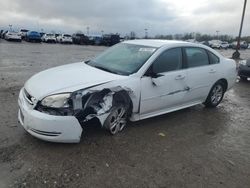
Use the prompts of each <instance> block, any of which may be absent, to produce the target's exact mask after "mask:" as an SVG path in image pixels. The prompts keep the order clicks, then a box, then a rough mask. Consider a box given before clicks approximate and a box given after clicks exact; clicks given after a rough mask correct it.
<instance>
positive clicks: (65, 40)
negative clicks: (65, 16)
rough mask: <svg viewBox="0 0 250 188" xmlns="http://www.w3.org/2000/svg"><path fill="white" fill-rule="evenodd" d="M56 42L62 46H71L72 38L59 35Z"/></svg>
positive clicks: (66, 35)
mask: <svg viewBox="0 0 250 188" xmlns="http://www.w3.org/2000/svg"><path fill="white" fill-rule="evenodd" d="M56 41H57V42H59V43H63V44H66V43H67V44H72V42H73V41H72V36H71V35H68V34H60V35H59V36H57V37H56Z"/></svg>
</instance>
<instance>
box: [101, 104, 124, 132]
mask: <svg viewBox="0 0 250 188" xmlns="http://www.w3.org/2000/svg"><path fill="white" fill-rule="evenodd" d="M127 111H128V110H127V108H126V107H125V105H124V104H117V105H115V106H113V107H112V108H111V111H110V114H109V116H108V117H107V119H106V120H105V122H104V127H105V128H106V129H107V130H108V131H109V132H110V134H112V135H115V134H117V133H118V132H120V131H122V130H123V128H124V127H125V126H126V124H127V116H128V112H127Z"/></svg>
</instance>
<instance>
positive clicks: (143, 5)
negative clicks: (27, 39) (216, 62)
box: [0, 0, 250, 36]
mask: <svg viewBox="0 0 250 188" xmlns="http://www.w3.org/2000/svg"><path fill="white" fill-rule="evenodd" d="M243 2H244V0H122V1H121V0H71V1H69V0H0V29H1V28H7V27H8V25H9V24H12V25H13V28H15V29H20V28H27V29H33V30H38V31H41V29H43V30H44V31H46V32H51V31H52V30H53V31H56V32H68V33H72V32H75V31H78V30H81V31H83V32H84V33H86V31H87V29H86V28H87V27H89V28H90V29H89V32H90V34H91V33H92V34H101V30H103V31H104V33H110V32H113V33H116V32H118V33H120V34H121V35H124V34H126V33H130V31H134V32H135V33H136V34H137V36H144V33H145V31H144V29H145V28H147V29H148V33H149V36H154V35H156V34H175V33H186V32H201V33H209V34H216V30H218V31H220V34H230V35H237V34H238V30H239V24H240V18H241V14H242V7H243ZM249 4H250V2H248V5H247V8H246V15H245V22H244V26H243V33H242V34H243V35H250V5H249Z"/></svg>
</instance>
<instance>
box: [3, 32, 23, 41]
mask: <svg viewBox="0 0 250 188" xmlns="http://www.w3.org/2000/svg"><path fill="white" fill-rule="evenodd" d="M4 39H5V40H8V41H17V42H21V41H22V38H21V34H20V33H19V32H15V31H7V32H6V33H5V35H4Z"/></svg>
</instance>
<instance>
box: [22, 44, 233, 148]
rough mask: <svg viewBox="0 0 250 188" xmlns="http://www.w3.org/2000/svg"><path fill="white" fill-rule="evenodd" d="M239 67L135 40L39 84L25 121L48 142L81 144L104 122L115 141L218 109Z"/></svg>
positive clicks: (25, 93) (32, 84) (28, 93)
mask: <svg viewBox="0 0 250 188" xmlns="http://www.w3.org/2000/svg"><path fill="white" fill-rule="evenodd" d="M236 74H237V73H236V64H235V62H234V61H233V60H231V59H226V58H224V57H223V56H221V55H220V54H219V53H217V52H216V51H214V50H213V49H211V48H209V47H206V46H204V45H201V44H194V43H188V42H181V41H162V40H133V41H126V42H123V43H120V44H117V45H115V46H113V47H111V48H109V49H108V50H106V51H105V52H104V53H102V54H101V55H99V56H98V57H96V58H94V59H93V60H90V61H86V62H80V63H74V64H69V65H63V66H59V67H56V68H51V69H49V70H45V71H42V72H40V73H38V74H36V75H34V76H33V77H31V78H30V79H29V80H28V81H27V82H26V83H25V85H24V87H23V88H22V89H21V91H20V94H19V99H18V103H19V108H20V109H19V113H18V119H19V121H20V123H21V124H22V126H23V127H24V129H25V130H27V131H28V132H29V133H30V134H31V135H33V136H35V137H37V138H40V139H42V140H46V141H53V142H71V143H73V142H79V141H80V139H81V134H82V131H83V129H84V124H85V122H87V121H89V120H91V119H93V118H97V119H98V120H99V122H100V125H101V126H102V127H103V128H105V129H107V130H108V131H109V132H110V133H111V134H116V133H118V132H119V131H121V130H123V129H124V127H125V126H126V123H127V121H128V120H131V121H137V120H141V119H145V118H149V117H153V116H157V115H161V114H164V113H168V112H172V111H175V110H179V109H182V108H187V107H190V106H193V105H197V104H201V103H203V104H205V106H207V107H215V106H217V105H218V104H219V103H220V102H221V100H222V98H223V96H224V93H225V92H226V91H227V90H228V89H230V88H231V87H232V86H233V84H234V83H235V80H236Z"/></svg>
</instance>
